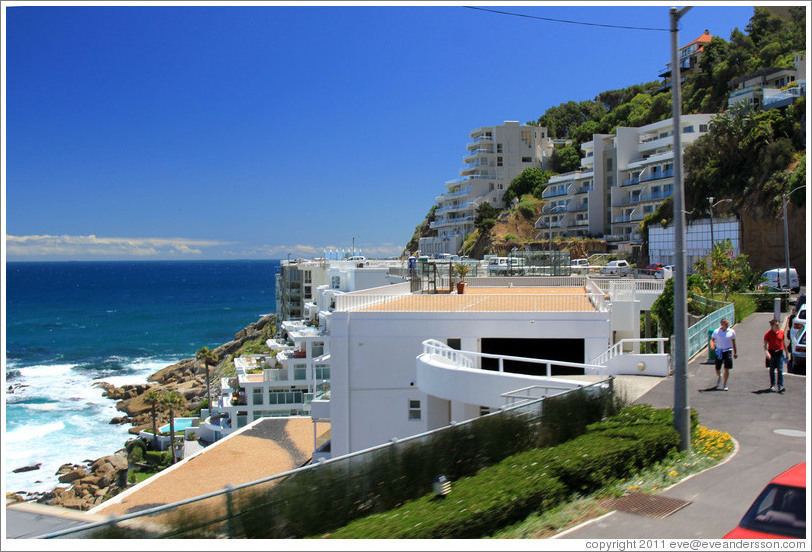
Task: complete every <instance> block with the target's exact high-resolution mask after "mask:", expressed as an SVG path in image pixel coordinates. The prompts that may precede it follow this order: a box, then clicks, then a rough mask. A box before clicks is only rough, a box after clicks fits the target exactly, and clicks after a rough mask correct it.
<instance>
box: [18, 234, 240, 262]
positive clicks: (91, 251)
mask: <svg viewBox="0 0 812 552" xmlns="http://www.w3.org/2000/svg"><path fill="white" fill-rule="evenodd" d="M226 244H227V242H220V241H211V240H191V239H185V238H100V237H97V236H95V235H93V234H91V235H88V236H68V235H61V236H50V235H42V236H11V235H8V234H7V235H6V254H7V255H8V256H9V257H18V258H33V257H52V258H65V257H71V258H82V259H85V258H103V257H106V258H110V257H117V258H118V257H135V258H147V257H173V258H178V257H181V258H183V257H200V256H201V255H203V249H205V248H210V247H215V246H222V245H226Z"/></svg>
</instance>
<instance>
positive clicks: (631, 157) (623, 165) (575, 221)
mask: <svg viewBox="0 0 812 552" xmlns="http://www.w3.org/2000/svg"><path fill="white" fill-rule="evenodd" d="M710 119H711V115H710V114H698V115H684V116H682V117H681V120H680V122H681V124H682V136H681V139H682V146H683V147H685V146H687V145H688V144H690V143H692V142H693V141H695V140H696V139H697V138H698V137H699V136H701V135H702V134H703V133H705V132H707V130H708V124H709V123H710ZM672 145H673V119H667V120H665V121H660V122H657V123H652V124H650V125H645V126H642V127H637V128H629V127H618V128H617V130H616V132H615V133H614V134H595V135H593V137H592V140H591V141H589V142H585V143H584V144H582V145H581V150H582V151H583V153H584V157H583V158H582V159H581V169H580V170H578V171H574V172H570V173H566V174H560V175H556V176H555V177H553V178H551V179H550V181H549V182H548V184H547V188H546V189H545V190H544V193H543V194H542V198H543V199H545V200H547V203H546V204H545V205H544V207H543V208H542V213H541V216H540V217H539V219H538V220H537V221H536V229H537V230H539V233H538V235H537V238H538V239H550V238H551V237H555V236H562V237H571V236H586V235H591V236H603V237H604V238H605V239H606V240H607V241H612V242H616V244H617V245H619V246H621V247H624V248H625V247H629V246H630V245H631V244H634V243H637V242H640V241H641V239H642V237H641V235H640V233H639V230H638V227H639V224H640V221H642V220H643V218H644V217H645V216H646V215H647V214H649V213H652V212H654V211H655V210H656V209H657V208H658V207H659V205H660V204H661V203H662V202H663V201H664V200H665V199H666V198H668V197H669V196H671V194H673V192H674V168H673V162H674V152H673V149H672Z"/></svg>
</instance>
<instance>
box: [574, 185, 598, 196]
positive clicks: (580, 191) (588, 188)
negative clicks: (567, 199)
mask: <svg viewBox="0 0 812 552" xmlns="http://www.w3.org/2000/svg"><path fill="white" fill-rule="evenodd" d="M594 189H595V188H594V186H584V187H583V188H578V189H577V190H575V192H573V193H574V194H575V195H578V194H585V193H587V192H591V191H592V190H594Z"/></svg>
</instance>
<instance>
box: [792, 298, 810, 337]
mask: <svg viewBox="0 0 812 552" xmlns="http://www.w3.org/2000/svg"><path fill="white" fill-rule="evenodd" d="M805 329H806V303H804V304H803V305H801V308H800V309H798V312H797V313H795V316H793V317H792V318H791V323H790V327H789V338H790V339H794V338H795V337H797V336H798V335H799V334H800V333H801V332H802V331H804V330H805Z"/></svg>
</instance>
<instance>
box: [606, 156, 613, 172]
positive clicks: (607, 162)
mask: <svg viewBox="0 0 812 552" xmlns="http://www.w3.org/2000/svg"><path fill="white" fill-rule="evenodd" d="M606 170H607V171H611V170H612V158H611V157H609V158H607V159H606Z"/></svg>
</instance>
